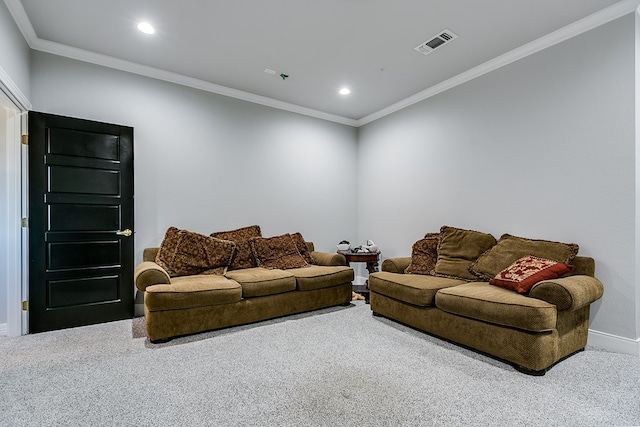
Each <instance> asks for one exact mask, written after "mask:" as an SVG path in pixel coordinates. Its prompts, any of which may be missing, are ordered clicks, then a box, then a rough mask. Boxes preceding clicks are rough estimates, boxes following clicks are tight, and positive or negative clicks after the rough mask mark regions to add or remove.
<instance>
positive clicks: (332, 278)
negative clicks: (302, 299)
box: [287, 265, 354, 291]
mask: <svg viewBox="0 0 640 427" xmlns="http://www.w3.org/2000/svg"><path fill="white" fill-rule="evenodd" d="M287 271H288V272H289V273H291V274H293V275H294V276H295V278H296V282H297V285H298V290H300V291H313V290H315V289H322V288H330V287H332V286H338V285H342V284H345V283H348V282H351V281H352V280H353V276H354V274H353V269H352V268H350V267H343V266H320V265H312V266H309V267H305V268H292V269H290V270H287Z"/></svg>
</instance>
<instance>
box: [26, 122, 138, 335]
mask: <svg viewBox="0 0 640 427" xmlns="http://www.w3.org/2000/svg"><path fill="white" fill-rule="evenodd" d="M133 230H134V228H133V128H130V127H125V126H118V125H113V124H108V123H99V122H94V121H88V120H81V119H75V118H70V117H62V116H55V115H51V114H44V113H37V112H30V113H29V331H30V332H32V333H33V332H43V331H49V330H54V329H62V328H68V327H72V326H81V325H89V324H94V323H102V322H108V321H112V320H120V319H126V318H131V317H133V236H132V232H133Z"/></svg>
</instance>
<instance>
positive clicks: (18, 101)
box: [0, 67, 31, 336]
mask: <svg viewBox="0 0 640 427" xmlns="http://www.w3.org/2000/svg"><path fill="white" fill-rule="evenodd" d="M0 91H1V92H2V93H1V94H0V95H1V96H2V98H3V105H4V106H6V107H8V109H7V113H8V114H7V115H8V117H7V126H6V127H7V134H6V137H7V144H6V152H5V154H6V156H5V160H4V161H5V162H6V170H7V176H6V178H7V189H6V190H7V191H6V193H7V206H6V213H7V218H6V219H7V223H6V224H7V227H6V228H7V236H6V238H7V249H8V250H7V255H6V257H7V259H6V266H7V272H6V273H7V274H6V278H7V335H8V336H18V335H24V334H26V333H28V331H29V329H28V323H27V322H28V316H27V312H26V311H22V301H24V300H27V299H28V298H27V297H28V289H29V282H28V266H29V263H28V260H29V258H28V248H29V246H28V237H29V236H28V229H27V228H23V227H22V226H21V220H22V218H23V217H24V218H26V217H28V212H29V211H28V205H27V202H28V198H27V195H28V182H27V177H28V175H27V173H28V169H27V165H28V157H27V155H28V150H27V147H26V146H24V145H23V144H22V142H21V135H22V134H26V133H27V126H26V125H27V112H28V111H29V110H30V109H31V103H30V102H29V100H28V99H27V98H26V97H25V96H24V94H23V93H22V91H21V90H20V89H19V88H18V86H17V85H16V84H15V83H14V82H13V81H12V80H11V78H10V77H9V75H8V74H7V73H6V72H5V71H4V70H3V69H2V68H1V67H0ZM7 99H8V101H10V102H7Z"/></svg>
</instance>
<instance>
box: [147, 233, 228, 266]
mask: <svg viewBox="0 0 640 427" xmlns="http://www.w3.org/2000/svg"><path fill="white" fill-rule="evenodd" d="M234 250H235V244H234V243H233V242H230V241H228V240H221V239H216V238H214V237H209V236H205V235H203V234H198V233H194V232H191V231H188V230H180V229H178V228H176V227H169V228H168V229H167V232H166V233H165V236H164V239H163V240H162V243H161V244H160V249H159V250H158V253H157V254H156V259H155V261H156V264H158V265H159V266H160V267H162V268H164V269H165V270H166V271H167V273H168V274H169V276H170V277H176V276H190V275H194V274H224V273H225V272H226V271H227V267H228V266H229V263H230V262H231V257H232V256H233V252H234Z"/></svg>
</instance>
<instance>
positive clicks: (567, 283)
mask: <svg viewBox="0 0 640 427" xmlns="http://www.w3.org/2000/svg"><path fill="white" fill-rule="evenodd" d="M603 293H604V287H603V286H602V283H601V282H600V281H599V280H598V279H596V278H595V277H591V276H586V275H576V276H568V277H562V278H559V279H553V280H543V281H542V282H539V283H536V284H535V285H533V288H531V291H530V292H529V296H530V297H532V298H537V299H541V300H543V301H546V302H548V303H550V304H554V305H555V306H556V307H557V308H558V311H572V310H577V309H579V308H582V307H585V306H587V305H589V304H591V303H592V302H595V301H597V300H599V299H600V298H601V297H602V294H603Z"/></svg>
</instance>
